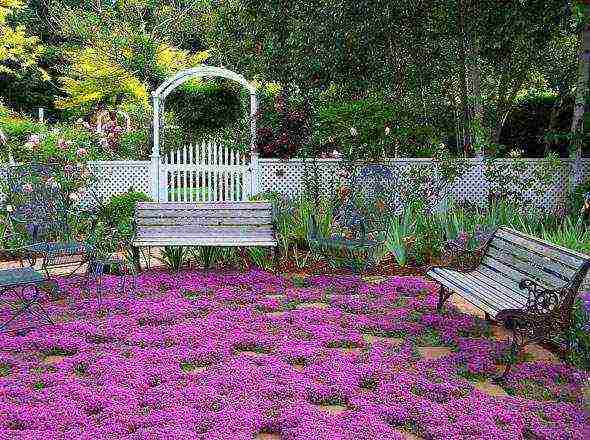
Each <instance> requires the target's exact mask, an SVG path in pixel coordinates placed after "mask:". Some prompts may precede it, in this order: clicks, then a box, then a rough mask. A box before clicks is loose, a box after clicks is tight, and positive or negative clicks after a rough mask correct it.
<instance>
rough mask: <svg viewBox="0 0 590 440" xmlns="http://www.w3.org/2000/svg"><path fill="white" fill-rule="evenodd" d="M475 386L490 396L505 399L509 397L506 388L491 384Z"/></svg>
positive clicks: (485, 383)
mask: <svg viewBox="0 0 590 440" xmlns="http://www.w3.org/2000/svg"><path fill="white" fill-rule="evenodd" d="M473 386H474V387H475V388H477V389H478V390H479V391H481V392H482V393H485V394H487V395H488V396H494V397H505V396H507V395H508V393H506V391H504V388H502V387H501V386H499V385H496V384H493V383H491V382H476V383H474V384H473Z"/></svg>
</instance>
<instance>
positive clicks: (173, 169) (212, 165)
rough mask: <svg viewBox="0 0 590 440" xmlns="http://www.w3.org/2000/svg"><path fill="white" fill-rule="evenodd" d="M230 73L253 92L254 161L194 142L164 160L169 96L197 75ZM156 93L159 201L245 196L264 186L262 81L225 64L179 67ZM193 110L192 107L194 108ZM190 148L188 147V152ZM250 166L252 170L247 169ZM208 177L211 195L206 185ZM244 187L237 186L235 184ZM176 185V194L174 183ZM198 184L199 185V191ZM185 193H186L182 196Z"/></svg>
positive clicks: (154, 160) (155, 193)
mask: <svg viewBox="0 0 590 440" xmlns="http://www.w3.org/2000/svg"><path fill="white" fill-rule="evenodd" d="M203 77H217V78H227V79H230V80H232V81H235V82H237V83H239V84H241V85H242V86H243V87H245V88H246V89H247V90H248V92H249V93H250V135H251V139H250V162H249V164H245V163H244V159H243V158H241V156H240V157H237V155H236V152H235V151H232V152H229V151H228V150H227V149H226V148H225V147H222V148H220V147H219V146H218V145H213V146H212V145H211V143H209V144H208V145H207V146H205V144H203V145H201V146H197V147H196V148H195V146H193V145H191V146H189V147H188V150H187V147H186V146H185V148H184V149H183V150H182V151H180V152H176V155H175V157H172V155H170V156H169V157H168V158H164V159H165V160H164V161H163V160H162V159H163V158H162V157H161V155H160V145H161V143H162V140H163V130H162V128H163V125H164V117H163V116H164V109H165V102H166V97H167V96H168V95H169V94H170V93H171V92H172V91H174V90H175V89H176V88H177V87H179V86H180V85H182V84H184V83H185V82H187V81H189V80H191V79H193V78H203ZM152 99H153V111H154V115H153V147H152V154H151V174H152V197H153V198H154V200H158V201H219V200H234V199H235V198H236V196H235V194H238V196H237V197H238V198H240V199H245V198H246V197H247V195H253V194H256V193H257V192H258V154H257V152H256V118H255V114H256V111H257V107H258V104H257V100H256V87H255V86H254V85H252V84H251V83H250V82H248V81H247V80H246V79H245V78H244V77H243V76H242V75H239V74H238V73H235V72H232V71H231V70H228V69H224V68H222V67H214V66H200V67H194V68H191V69H186V70H183V71H181V72H178V73H177V74H176V75H174V76H172V77H170V78H168V79H167V80H166V81H164V83H162V85H160V87H158V89H157V90H155V91H154V92H153V93H152ZM189 111H190V109H189ZM187 151H188V152H187ZM246 172H247V173H246ZM203 182H206V183H205V185H206V197H205V198H203V196H202V193H201V189H202V188H201V186H200V185H203ZM238 185H240V186H241V187H242V188H240V190H238V191H236V190H235V187H236V186H238ZM171 188H174V190H173V191H172V193H173V195H172V196H171V191H170V189H171ZM194 190H197V195H196V196H195V192H194ZM179 193H181V196H179Z"/></svg>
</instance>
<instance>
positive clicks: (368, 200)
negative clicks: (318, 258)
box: [307, 164, 401, 273]
mask: <svg viewBox="0 0 590 440" xmlns="http://www.w3.org/2000/svg"><path fill="white" fill-rule="evenodd" d="M397 185H398V178H397V175H396V174H395V173H394V171H393V170H392V169H391V168H390V167H387V166H384V165H378V164H370V165H366V166H364V167H362V168H361V169H360V170H359V171H358V172H356V173H355V174H354V175H353V176H352V177H351V179H350V181H349V183H348V185H346V186H344V187H343V188H341V191H340V197H339V200H338V202H337V203H336V204H335V206H334V208H333V210H332V213H331V214H332V231H333V233H332V235H331V236H329V237H326V236H323V235H322V234H321V232H320V229H319V227H318V220H317V216H316V215H312V216H311V217H310V223H309V228H308V231H309V232H308V237H307V241H308V244H309V246H310V248H311V250H312V251H314V252H316V253H319V254H321V255H324V256H325V257H326V258H331V259H334V260H337V261H341V262H343V263H344V264H345V265H346V266H349V267H350V268H351V269H352V270H353V271H355V272H361V273H362V272H364V271H365V270H366V269H368V268H370V267H372V266H374V265H375V264H376V262H377V258H376V257H377V255H378V251H379V250H380V249H381V247H382V246H383V244H384V242H385V238H386V236H385V232H386V228H387V220H388V219H389V218H390V216H391V215H392V214H393V213H395V212H396V211H397V210H398V209H399V207H400V206H401V205H400V200H399V197H398V196H397Z"/></svg>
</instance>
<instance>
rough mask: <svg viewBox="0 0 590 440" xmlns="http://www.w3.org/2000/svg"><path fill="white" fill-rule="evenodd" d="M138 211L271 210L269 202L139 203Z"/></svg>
mask: <svg viewBox="0 0 590 440" xmlns="http://www.w3.org/2000/svg"><path fill="white" fill-rule="evenodd" d="M137 209H138V210H192V209H205V210H220V209H223V210H228V209H230V210H235V209H237V210H241V209H246V210H259V209H263V210H264V209H272V204H271V203H270V202H195V203H191V202H139V203H137Z"/></svg>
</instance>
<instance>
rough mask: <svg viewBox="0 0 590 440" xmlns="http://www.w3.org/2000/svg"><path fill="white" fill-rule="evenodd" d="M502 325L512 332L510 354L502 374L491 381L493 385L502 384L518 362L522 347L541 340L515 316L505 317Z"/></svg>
mask: <svg viewBox="0 0 590 440" xmlns="http://www.w3.org/2000/svg"><path fill="white" fill-rule="evenodd" d="M503 324H504V327H505V328H506V329H509V330H511V331H512V337H511V343H510V353H509V356H508V359H507V362H506V367H505V368H504V372H503V373H502V374H501V375H500V376H497V377H495V378H494V379H493V381H494V382H495V383H502V382H503V381H504V380H505V379H506V377H507V376H508V373H509V372H510V369H511V368H512V366H513V365H515V364H516V362H517V361H518V355H519V354H520V352H521V351H522V350H523V349H524V347H526V346H527V345H528V344H530V343H534V342H537V341H539V340H541V339H542V337H541V336H540V334H539V333H538V332H537V331H533V327H532V326H530V325H529V323H527V322H526V321H524V320H521V319H519V318H518V317H516V316H512V315H506V317H504V319H503Z"/></svg>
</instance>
